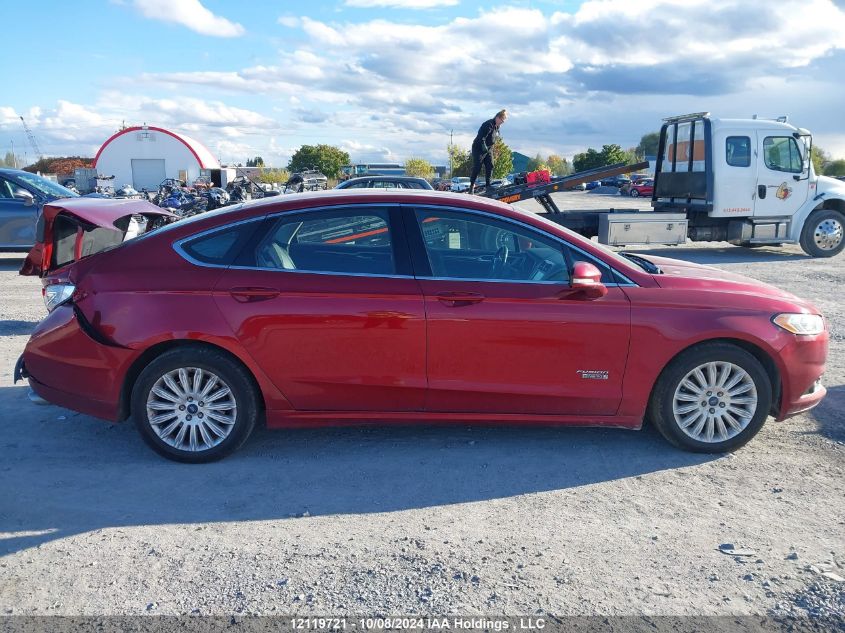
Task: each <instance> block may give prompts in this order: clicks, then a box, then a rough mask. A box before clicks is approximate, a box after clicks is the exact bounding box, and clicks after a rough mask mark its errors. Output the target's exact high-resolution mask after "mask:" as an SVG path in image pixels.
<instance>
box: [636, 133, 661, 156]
mask: <svg viewBox="0 0 845 633" xmlns="http://www.w3.org/2000/svg"><path fill="white" fill-rule="evenodd" d="M659 142H660V132H649V133H648V134H643V137H642V138H641V139H640V144H639V145H637V147H636V150H635V151H636V154H637V156H638V157H642V158H645V157H646V156H657V146H658V144H659Z"/></svg>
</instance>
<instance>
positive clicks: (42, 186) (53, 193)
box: [15, 172, 79, 198]
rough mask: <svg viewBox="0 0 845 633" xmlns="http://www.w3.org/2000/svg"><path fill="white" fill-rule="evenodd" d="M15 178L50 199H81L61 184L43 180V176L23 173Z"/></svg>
mask: <svg viewBox="0 0 845 633" xmlns="http://www.w3.org/2000/svg"><path fill="white" fill-rule="evenodd" d="M15 178H16V179H18V180H20V181H21V182H22V183H23V184H24V185H26V186H29V187H31V188H33V189H36V190H38V191H39V192H40V193H41V194H43V195H46V196H48V197H50V198H78V197H79V194H78V193H74V192H73V191H71V190H70V189H67V188H66V187H62V186H61V185H60V184H58V183H56V182H53V181H52V180H47V179H46V178H42V177H41V176H36V175H35V174H30V173H28V172H23V173H19V174H15Z"/></svg>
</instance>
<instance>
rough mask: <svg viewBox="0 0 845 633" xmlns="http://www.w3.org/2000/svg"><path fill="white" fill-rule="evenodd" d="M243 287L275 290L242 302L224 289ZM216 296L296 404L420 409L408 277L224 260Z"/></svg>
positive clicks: (415, 296) (419, 339)
mask: <svg viewBox="0 0 845 633" xmlns="http://www.w3.org/2000/svg"><path fill="white" fill-rule="evenodd" d="M249 287H262V288H268V289H272V290H274V291H277V292H278V296H275V297H273V298H269V299H266V300H262V301H249V302H243V301H242V300H241V301H239V300H237V299H235V298H233V297H232V295H231V294H230V293H229V289H231V288H249ZM216 297H217V303H218V305H219V306H220V310H221V311H222V312H223V314H225V317H226V319H227V320H228V322H229V324H230V326H231V329H232V330H233V331H234V332H235V334H236V335H237V337H238V339H239V340H240V341H241V343H242V344H243V346H244V347H245V348H246V350H247V351H248V353H249V354H250V355H251V356H252V358H253V359H254V360H255V362H256V363H257V364H258V365H259V366H260V367H261V368H262V369H263V370H264V372H266V374H267V375H268V376H269V377H270V380H272V382H273V383H274V384H275V385H276V387H277V388H278V389H280V390H281V391H282V392H283V393H284V394H285V396H287V398H288V399H289V400H290V402H291V403H292V405H293V406H294V407H295V408H296V409H298V410H327V411H330V410H336V411H356V410H358V411H361V410H370V411H372V410H385V411H421V410H422V408H423V399H424V396H425V389H426V375H425V356H426V349H425V346H426V342H425V310H424V307H423V299H422V295H421V294H420V289H419V285H418V284H417V282H416V281H415V280H414V279H411V278H389V277H356V276H344V275H322V274H310V273H296V272H285V271H263V270H238V269H232V270H229V271H227V272H226V273H225V275H224V276H223V277H222V278H221V280H220V282H219V283H218V284H217V292H216Z"/></svg>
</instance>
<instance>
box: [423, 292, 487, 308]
mask: <svg viewBox="0 0 845 633" xmlns="http://www.w3.org/2000/svg"><path fill="white" fill-rule="evenodd" d="M434 296H435V297H437V300H438V301H439V302H440V303H442V304H443V305H445V306H449V307H450V308H460V307H462V306H469V305H473V304H475V303H481V302H482V301H484V295H483V294H481V293H478V292H438V293H437V294H435V295H434Z"/></svg>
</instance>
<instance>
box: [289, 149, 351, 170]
mask: <svg viewBox="0 0 845 633" xmlns="http://www.w3.org/2000/svg"><path fill="white" fill-rule="evenodd" d="M348 164H349V154H347V153H346V152H344V151H343V150H342V149H340V148H339V147H334V146H333V145H323V144H320V145H303V146H302V147H300V148H299V149H298V150H296V152H294V155H293V156H291V159H290V162H289V163H288V170H289V171H292V172H294V171H303V170H305V169H319V170H320V171H321V172H323V173H324V174H325V175H326V176H328V177H329V178H337V177H338V176H340V168H341V167H343V166H344V165H348Z"/></svg>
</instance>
